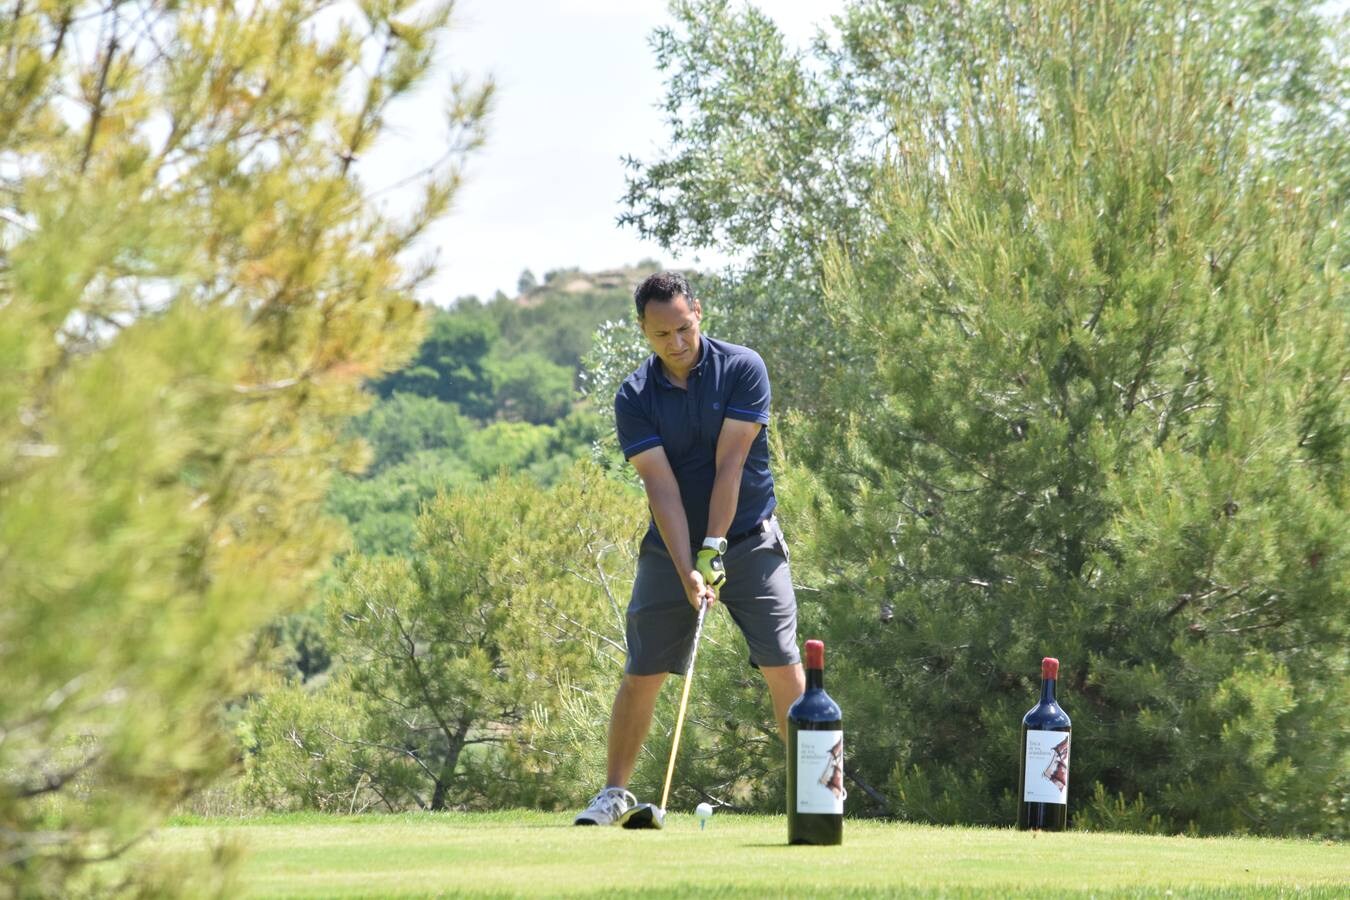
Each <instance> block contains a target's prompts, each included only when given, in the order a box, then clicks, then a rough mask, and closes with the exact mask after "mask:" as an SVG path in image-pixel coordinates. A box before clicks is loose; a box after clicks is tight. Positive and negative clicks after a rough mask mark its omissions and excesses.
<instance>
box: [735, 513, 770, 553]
mask: <svg viewBox="0 0 1350 900" xmlns="http://www.w3.org/2000/svg"><path fill="white" fill-rule="evenodd" d="M772 521H773V516H769V517H768V518H767V519H762V520H761V521H760V522H759V523H758V524H756V525H752V526H751V527H749V528H747V529H746V530H745V531H741V532H738V533H736V534H733V535H731V536H730V537H728V538H727V549H730V548H731V547H732V546H734V545H736V544H739V543H740V542H741V541H743V540H745V539H746V538H752V537H754V536H755V535H757V534H767V533H768V532H769V523H770V522H772Z"/></svg>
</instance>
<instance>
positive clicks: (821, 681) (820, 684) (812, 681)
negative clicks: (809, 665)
mask: <svg viewBox="0 0 1350 900" xmlns="http://www.w3.org/2000/svg"><path fill="white" fill-rule="evenodd" d="M806 689H807V690H808V691H820V690H824V689H825V670H824V669H807V670H806Z"/></svg>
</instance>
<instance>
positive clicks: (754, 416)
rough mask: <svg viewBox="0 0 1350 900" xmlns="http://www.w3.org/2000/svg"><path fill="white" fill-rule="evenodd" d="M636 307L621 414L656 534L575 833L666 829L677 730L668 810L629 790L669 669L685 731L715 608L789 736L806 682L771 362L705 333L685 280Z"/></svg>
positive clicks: (637, 296)
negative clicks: (597, 780)
mask: <svg viewBox="0 0 1350 900" xmlns="http://www.w3.org/2000/svg"><path fill="white" fill-rule="evenodd" d="M633 299H634V301H635V303H636V305H637V317H638V324H639V326H640V327H641V329H642V333H643V335H644V336H645V337H646V338H647V342H648V344H649V345H650V346H651V349H652V355H651V356H649V357H648V358H647V360H646V361H645V362H643V363H642V365H640V366H638V368H637V369H636V370H635V371H634V372H633V373H632V374H631V375H629V376H628V378H627V379H625V380H624V382H623V385H622V386H621V387H620V388H619V391H618V394H617V396H616V397H615V399H614V415H615V420H616V425H617V430H618V437H619V446H620V447H621V448H622V449H623V454H624V456H625V457H626V458H627V459H628V460H629V461H630V462H632V464H633V467H634V468H636V469H637V472H638V475H639V476H641V478H642V483H643V485H644V487H645V488H646V491H647V505H648V506H649V507H650V509H651V514H652V523H651V525H650V526H649V527H648V529H647V534H646V536H645V537H644V538H643V540H642V546H641V548H640V550H639V554H638V563H637V576H636V578H635V580H634V582H633V596H632V598H631V600H630V602H629V604H628V624H627V638H628V660H627V663H626V665H625V667H624V676H623V680H622V682H621V683H620V685H619V691H618V695H617V696H616V697H615V698H614V708H613V711H612V712H611V714H610V721H609V753H608V773H607V776H606V777H607V783H606V786H605V788H604V789H603V790H601V791H600V792H599V793H598V794H596V795H595V797H594V798H592V800H591V803H590V805H589V806H588V807H587V808H586V810H585V811H584V812H582V813H581V814H580V815H579V816H577V818H576V824H577V825H614V824H623V825H625V826H626V827H658V828H659V827H660V825H661V819H662V817H664V814H665V811H664V808H663V807H664V806H665V803H666V799H667V798H666V796H665V795H667V794H668V793H669V790H670V778H671V775H672V774H673V771H674V754H675V751H676V750H677V749H678V745H679V739H678V734H679V729H678V725H677V731H676V739H675V742H674V745H673V746H672V748H671V765H670V766H669V767H668V768H667V772H666V788H665V791H664V792H663V796H662V798H661V807H653V805H652V804H642V806H641V807H638V806H637V799H636V798H635V797H634V796H633V795H632V794H631V793H629V792H628V789H627V788H628V779H629V778H630V777H631V776H632V774H633V767H634V765H635V763H636V761H637V756H638V752H639V751H640V750H641V749H642V742H643V741H644V740H645V739H646V737H647V731H648V730H649V729H650V728H651V722H652V712H653V710H654V709H655V708H656V698H657V694H658V693H659V691H660V689H661V684H662V682H664V681H665V678H666V674H667V673H669V672H675V673H683V674H685V676H686V681H685V692H684V694H683V696H682V699H681V705H680V724H682V723H683V716H684V705H685V701H687V698H688V677H689V675H691V674H692V669H693V666H692V663H693V659H694V653H695V652H696V650H697V645H696V639H697V635H698V634H699V633H700V632H701V628H702V624H703V617H704V615H705V614H706V611H707V609H708V608H709V607H710V606H711V605H712V603H713V602H715V601H717V600H720V601H721V603H722V605H723V606H724V607H726V609H727V611H728V612H729V613H730V614H731V617H732V619H733V620H735V622H736V624H737V625H738V626H739V627H740V629H741V633H742V634H744V635H745V640H746V643H747V644H748V645H749V649H750V663H751V665H753V666H756V667H757V668H758V669H759V670H760V671H761V672H762V673H763V675H764V679H765V681H766V682H768V686H769V693H770V694H771V695H772V697H773V705H774V712H775V713H776V714H777V717H778V728H779V733H780V735H784V736H785V735H786V733H787V709H788V707H789V706H790V705H791V704H792V702H793V701H794V700H796V699H797V697H799V696H801V694H802V692H803V691H804V690H805V689H806V681H805V678H804V676H803V674H802V667H801V662H800V656H799V655H798V652H797V600H796V595H795V594H794V593H793V590H792V580H791V578H790V576H789V574H788V551H787V544H786V542H785V541H784V539H783V533H782V531H781V529H780V528H779V526H778V520H777V519H776V518H775V517H774V515H773V512H774V507H775V505H776V503H777V500H776V499H775V497H774V492H773V476H772V475H771V474H770V472H769V444H768V438H767V435H766V434H765V426H767V425H768V423H769V376H768V373H767V372H766V371H765V368H764V361H763V360H762V359H760V357H759V354H757V353H756V352H755V351H753V350H751V349H749V348H748V347H741V346H738V345H736V344H730V343H727V342H725V341H717V340H713V339H712V338H709V337H707V336H705V335H702V334H701V333H700V331H699V324H700V322H701V320H702V318H703V309H702V306H701V305H700V304H699V301H698V300H697V299H696V298H695V297H694V295H693V293H692V292H691V291H690V289H689V283H688V281H686V280H685V278H684V276H682V275H680V274H678V273H674V272H661V273H658V274H656V275H652V276H651V277H649V278H647V279H646V280H645V281H643V282H642V284H641V285H639V286H638V288H637V290H636V291H635V292H634V295H633ZM695 548H698V549H697V550H696V549H695Z"/></svg>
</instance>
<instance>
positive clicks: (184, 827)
mask: <svg viewBox="0 0 1350 900" xmlns="http://www.w3.org/2000/svg"><path fill="white" fill-rule="evenodd" d="M786 839H787V825H786V820H785V819H784V818H783V817H781V816H733V815H719V816H715V817H714V818H713V819H712V820H711V821H710V822H709V823H708V827H707V829H706V830H703V831H700V830H699V827H698V821H697V819H695V818H694V817H693V816H692V815H689V814H679V813H674V812H672V813H671V815H670V816H669V817H668V818H667V821H666V828H665V829H664V830H662V831H624V830H622V829H618V828H574V827H572V826H571V824H570V816H566V815H558V814H552V813H538V812H512V813H487V814H473V813H447V814H440V815H430V814H424V815H403V816H356V817H318V816H290V817H269V818H262V819H256V820H206V821H204V822H200V823H192V824H180V825H178V826H176V827H171V828H167V829H164V830H163V831H162V832H160V833H159V834H158V835H157V836H156V837H155V838H154V840H153V841H152V842H151V843H150V845H149V846H148V847H146V848H145V849H146V851H153V852H165V853H170V854H178V853H189V852H193V851H200V850H205V849H206V848H208V847H210V846H212V845H213V844H216V843H219V842H220V841H221V840H227V841H232V842H238V843H240V844H242V845H243V846H244V847H245V848H246V850H247V855H246V858H245V862H244V864H243V868H242V871H241V873H240V875H241V878H240V885H241V887H242V888H243V890H244V891H245V896H249V897H462V896H475V897H476V896H483V897H499V896H503V897H504V896H527V897H570V896H577V897H580V896H585V897H594V896H613V897H620V896H625V897H641V898H654V897H739V896H751V897H809V896H833V897H841V896H843V897H871V896H886V895H898V896H933V897H1013V896H1016V897H1045V898H1050V897H1066V896H1067V897H1103V898H1105V897H1165V896H1168V895H1169V893H1170V895H1171V896H1174V897H1180V896H1187V897H1316V898H1321V897H1327V898H1330V897H1346V896H1350V847H1348V846H1347V845H1344V844H1337V843H1333V842H1324V841H1297V840H1273V839H1256V838H1183V837H1149V836H1141V835H1125V834H1089V833H1081V832H1068V833H1064V834H1034V833H1026V832H1017V831H1013V830H1010V829H988V828H934V827H928V826H920V825H907V824H895V823H881V822H869V821H846V822H845V823H844V843H843V845H842V846H839V847H789V846H787V844H786Z"/></svg>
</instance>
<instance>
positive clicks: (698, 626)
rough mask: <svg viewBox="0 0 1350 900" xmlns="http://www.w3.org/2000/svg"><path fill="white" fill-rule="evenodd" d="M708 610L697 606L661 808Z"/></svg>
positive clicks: (667, 791) (667, 796) (671, 774)
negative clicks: (691, 645) (691, 644)
mask: <svg viewBox="0 0 1350 900" xmlns="http://www.w3.org/2000/svg"><path fill="white" fill-rule="evenodd" d="M707 612H708V601H707V600H704V601H703V605H702V606H700V607H699V608H698V622H697V623H695V625H694V646H693V648H692V649H691V650H690V651H689V668H687V669H686V670H685V672H684V689H683V690H682V691H681V692H680V714H679V715H678V716H677V717H676V718H675V740H674V741H672V742H671V744H670V764H669V765H668V766H666V786H665V788H664V789H663V790H662V791H661V809H663V810H664V809H665V808H666V801H667V800H669V799H670V781H671V779H672V778H673V777H674V776H675V756H676V754H678V753H679V752H680V732H681V731H683V730H684V710H685V707H686V706H688V705H689V685H690V683H691V682H692V681H693V680H694V660H695V658H697V657H698V639H699V638H700V637H702V636H703V616H704V615H705V614H706V613H707Z"/></svg>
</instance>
